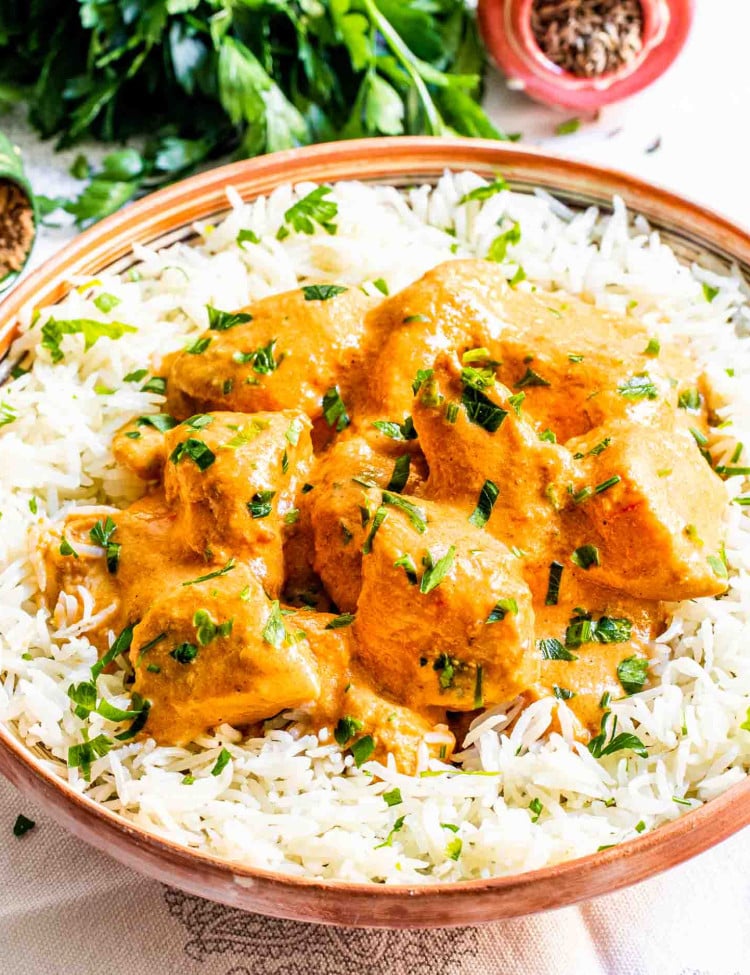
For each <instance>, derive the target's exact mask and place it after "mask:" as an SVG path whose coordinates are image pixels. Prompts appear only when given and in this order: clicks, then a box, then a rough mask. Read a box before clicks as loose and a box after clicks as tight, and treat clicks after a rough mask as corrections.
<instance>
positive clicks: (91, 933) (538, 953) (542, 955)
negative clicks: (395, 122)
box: [0, 0, 750, 975]
mask: <svg viewBox="0 0 750 975" xmlns="http://www.w3.org/2000/svg"><path fill="white" fill-rule="evenodd" d="M748 37H750V3H748V2H747V0H698V12H697V18H696V24H695V28H694V30H693V34H692V36H691V39H690V41H689V43H688V46H687V48H686V50H685V52H684V54H683V56H682V57H681V59H680V60H679V61H678V62H677V64H676V65H675V66H674V67H673V68H672V69H671V71H670V72H669V73H668V74H667V75H666V76H665V77H663V78H662V79H661V80H659V81H658V82H657V83H655V84H654V85H653V86H652V87H651V88H650V89H648V90H647V91H645V92H643V93H641V94H640V95H638V96H636V97H634V98H633V99H631V100H629V101H628V102H626V103H624V104H621V105H618V106H614V107H610V108H608V109H605V110H604V111H603V112H602V114H601V116H600V118H599V119H598V120H597V121H592V122H586V123H584V124H583V126H582V127H581V129H580V130H579V132H577V133H576V134H574V135H570V136H564V137H557V136H555V135H554V128H555V126H556V125H557V124H558V122H559V121H561V120H562V119H564V118H566V117H569V115H570V114H571V113H564V112H563V113H560V112H556V111H553V110H551V109H547V108H545V107H543V106H538V105H535V104H533V103H531V102H529V101H528V100H527V99H526V98H525V97H524V96H523V95H518V94H514V93H510V92H508V91H506V90H505V89H504V87H503V86H502V84H501V83H500V82H499V80H498V79H497V78H492V79H491V81H490V84H489V86H488V95H487V103H488V106H489V108H490V110H491V112H492V114H493V116H494V117H495V118H496V120H497V121H498V123H499V124H501V125H502V126H503V127H504V128H505V129H506V130H508V131H521V132H523V133H524V136H525V139H526V142H527V143H530V144H533V145H539V146H542V147H544V148H545V149H547V150H549V151H553V152H556V153H561V154H569V155H572V156H576V157H579V158H584V159H586V160H587V161H590V162H598V163H601V164H603V165H607V166H614V167H617V168H621V169H625V170H628V171H630V172H633V173H636V174H637V175H639V176H641V177H643V178H645V179H648V180H651V181H653V182H657V183H660V184H662V185H664V186H667V187H669V188H670V189H673V190H676V191H678V192H681V193H683V194H685V195H687V196H690V197H692V198H694V199H696V200H699V201H700V202H701V203H704V204H706V205H708V206H711V207H714V208H715V209H717V210H719V211H722V212H723V213H725V214H726V215H728V216H729V217H730V218H732V219H734V220H735V221H737V222H740V223H743V224H744V225H746V226H750V194H748V191H747V184H748V144H749V140H748V135H747V129H748V127H747V115H748V108H749V107H750V70H749V69H748V61H749V60H750V58H749V56H748ZM0 123H1V124H2V127H3V128H4V129H5V130H6V131H8V132H9V134H11V135H12V136H13V137H14V138H15V139H16V141H17V142H18V143H19V144H20V145H21V147H22V149H23V150H24V153H25V158H26V161H27V166H28V169H29V171H30V175H31V177H32V180H33V182H34V185H35V187H36V189H37V190H38V191H40V192H43V193H47V194H49V195H56V194H57V193H61V192H62V193H64V192H69V191H70V189H71V188H72V187H74V186H75V183H74V182H73V181H72V180H70V178H69V177H67V176H65V175H64V167H65V166H66V165H69V163H70V162H71V161H72V159H73V158H74V157H75V155H76V151H75V150H74V151H72V152H67V153H66V154H64V155H63V156H61V157H55V156H54V155H53V153H52V151H51V148H50V147H49V146H48V145H47V146H44V147H42V146H40V144H39V142H38V141H37V140H36V138H35V137H34V136H33V134H31V133H30V132H29V130H28V129H27V127H26V126H25V125H24V124H23V122H22V121H21V120H20V119H19V117H18V116H12V117H6V118H5V119H2V120H0ZM657 138H660V139H661V146H660V148H659V149H657V150H656V151H654V152H652V153H648V152H647V151H646V150H647V148H648V147H649V146H651V145H652V144H653V143H654V142H655V140H656V139H657ZM86 153H87V155H89V157H90V158H92V159H93V160H95V159H96V158H98V157H99V156H101V154H102V153H101V150H95V151H90V150H89V148H88V147H86ZM71 235H72V231H71V230H65V229H59V230H45V231H43V233H42V235H41V240H40V243H39V246H38V248H37V252H36V254H35V259H34V261H35V263H38V262H39V260H41V259H42V258H43V257H45V256H48V255H49V254H50V253H51V252H52V251H53V250H54V249H55V248H57V247H59V246H60V244H61V243H63V242H64V241H65V240H67V239H68V238H69V237H70V236H71ZM21 811H23V812H25V813H26V814H28V815H31V816H33V817H34V818H35V819H37V821H38V827H37V829H36V830H35V831H34V832H32V833H31V834H29V835H28V836H27V837H25V838H23V839H22V840H16V839H14V838H13V836H12V833H11V830H12V825H13V822H14V820H15V817H16V815H17V813H18V812H21ZM0 877H2V879H3V883H2V885H0V944H2V945H3V960H2V962H1V963H0V971H2V975H42V973H43V975H48V973H49V975H63V973H64V975H68V973H76V975H77V973H82V975H98V973H102V975H104V973H107V975H110V973H111V972H113V971H120V970H123V969H124V970H127V971H128V972H133V973H135V975H140V973H141V972H143V973H144V975H145V973H149V975H157V973H158V975H160V973H161V972H166V971H179V972H184V973H186V975H187V973H193V972H195V973H199V972H200V973H204V975H266V973H268V975H297V973H304V972H311V973H312V972H315V973H316V975H317V973H323V975H327V973H338V972H339V971H341V972H343V971H347V972H352V973H355V975H357V973H359V972H383V973H401V972H402V971H404V972H406V971H409V972H410V975H422V973H424V975H427V973H431V975H435V973H437V975H448V973H451V975H452V973H456V972H466V973H472V975H473V973H474V972H483V973H484V972H486V973H494V972H498V973H499V972H508V973H517V972H518V973H521V972H523V973H524V975H546V973H548V972H549V973H552V972H553V971H557V972H562V973H567V972H575V973H576V975H610V973H613V975H735V973H737V975H739V973H746V972H750V943H749V940H748V939H749V938H750V881H748V878H749V877H750V848H749V844H748V831H747V830H746V831H745V832H744V833H742V834H740V835H739V836H738V837H735V838H733V839H732V840H730V841H728V842H727V843H725V844H723V845H722V846H720V847H719V848H717V849H716V850H714V851H711V852H709V853H707V854H704V855H703V856H702V857H700V858H698V859H696V860H694V861H693V862H692V863H690V864H687V865H685V866H683V867H680V868H678V869H676V870H674V871H672V872H671V873H669V874H667V875H665V876H663V877H660V878H657V879H655V880H652V881H649V882H647V883H644V884H641V885H640V886H639V887H637V888H635V889H633V890H632V891H629V892H625V893H622V894H617V895H611V896H610V897H607V898H603V899H600V900H598V901H595V902H592V903H591V904H588V905H584V906H583V907H581V908H568V909H565V910H563V911H558V912H556V913H554V914H552V915H548V916H545V917H538V918H533V919H528V920H519V921H512V922H507V923H500V924H495V925H491V926H488V927H486V928H483V929H481V930H479V931H477V932H473V931H470V930H469V929H462V930H460V931H456V932H453V933H452V934H451V935H450V936H449V937H447V936H446V935H444V934H441V933H435V934H424V935H419V934H396V933H392V934H385V933H383V934H382V935H374V934H373V935H368V934H358V933H343V932H342V933H340V934H337V935H335V936H333V935H331V934H329V933H328V932H326V931H323V930H322V929H319V928H310V927H307V928H303V927H300V926H298V925H293V924H286V923H283V922H266V921H263V922H259V921H258V920H257V919H254V918H252V917H247V918H244V917H242V916H241V915H239V914H237V913H236V912H230V911H226V910H223V909H220V908H214V907H209V906H208V905H202V902H200V901H198V900H196V899H192V898H190V899H186V898H182V897H181V895H174V894H170V892H164V891H163V889H162V888H160V887H159V885H157V884H154V883H153V882H149V881H145V880H142V879H141V878H140V877H138V876H137V875H135V874H133V873H131V872H130V871H128V870H126V869H125V868H122V867H119V866H118V865H116V864H114V863H113V862H112V861H110V860H108V859H107V858H105V857H102V856H101V855H98V854H95V853H94V852H93V851H91V850H90V849H89V848H88V847H86V846H85V845H84V844H82V843H80V842H79V841H77V840H74V839H72V838H71V837H68V836H67V835H66V834H64V833H63V832H62V831H61V830H60V829H59V828H58V827H56V826H55V825H54V824H53V823H52V822H51V820H50V819H49V818H48V817H46V816H43V815H41V814H39V813H38V811H37V810H35V809H33V808H32V804H31V803H29V802H27V801H26V800H24V799H23V798H22V797H21V796H19V795H18V794H17V793H16V792H15V791H14V790H13V789H12V788H11V787H10V786H9V785H7V783H4V782H1V781H0ZM324 949H325V950H324ZM318 952H320V953H318Z"/></svg>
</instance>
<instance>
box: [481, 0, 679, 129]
mask: <svg viewBox="0 0 750 975" xmlns="http://www.w3.org/2000/svg"><path fill="white" fill-rule="evenodd" d="M640 3H641V8H642V10H643V35H642V41H643V46H642V48H641V51H640V53H639V54H638V55H637V56H636V57H635V58H634V59H633V60H632V61H631V62H630V63H629V64H625V65H623V66H622V67H621V68H620V69H618V70H617V71H611V72H607V73H606V74H602V75H596V76H594V77H591V78H582V77H577V76H576V75H573V74H571V73H570V72H568V71H565V70H563V68H561V67H559V65H557V64H555V63H554V62H552V61H550V59H549V58H548V57H547V56H546V55H545V54H544V52H543V51H542V49H541V48H540V46H539V44H538V43H537V41H536V38H535V37H534V32H533V31H532V29H531V9H532V6H533V4H534V0H479V7H478V16H479V26H480V29H481V31H482V37H483V39H484V43H485V44H486V46H487V49H488V51H489V52H490V55H491V56H492V58H493V60H494V61H495V63H496V64H497V65H498V67H499V68H501V69H502V71H503V72H504V73H505V75H506V77H507V79H508V84H509V85H510V86H511V87H513V88H520V89H523V90H524V91H525V92H527V94H529V95H531V97H532V98H535V99H536V100H537V101H540V102H546V103H547V104H550V105H559V106H560V107H561V108H568V109H572V110H574V111H580V112H595V111H596V110H597V109H599V108H602V106H604V105H609V104H611V103H612V102H617V101H620V100H621V99H623V98H627V97H629V96H630V95H634V94H635V93H636V92H638V91H640V90H641V89H642V88H645V87H646V85H649V84H651V82H652V81H655V80H656V79H657V78H658V77H659V76H660V75H661V74H663V73H664V72H665V71H666V70H667V68H668V67H669V66H670V65H671V64H672V62H673V61H674V59H675V58H676V57H677V55H678V54H679V53H680V51H681V50H682V48H683V45H684V44H685V41H686V40H687V36H688V33H689V32H690V25H691V23H692V20H693V15H694V12H695V0H640Z"/></svg>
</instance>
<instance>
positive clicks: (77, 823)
mask: <svg viewBox="0 0 750 975" xmlns="http://www.w3.org/2000/svg"><path fill="white" fill-rule="evenodd" d="M445 169H453V170H459V169H474V170H475V171H477V172H481V173H483V174H485V175H486V174H492V173H493V172H496V171H497V170H502V171H503V173H505V174H506V175H508V176H509V177H510V178H511V179H512V176H513V173H514V172H516V173H520V172H523V173H525V174H526V175H525V176H524V177H523V178H524V179H526V181H527V182H528V183H529V184H530V185H531V184H532V183H534V182H536V179H535V177H536V176H537V175H540V176H541V175H542V174H544V179H543V180H540V182H544V181H545V180H546V181H547V182H550V181H552V182H557V181H560V182H561V183H562V184H563V189H562V190H561V191H560V192H563V193H564V192H565V189H566V188H570V189H572V190H576V191H578V192H583V193H584V195H586V194H589V195H592V194H593V195H594V196H597V195H598V197H599V198H600V199H601V200H602V201H603V200H606V198H607V197H611V196H612V194H613V193H619V194H620V195H621V196H622V197H623V198H624V200H625V202H626V204H627V205H628V206H629V207H632V208H634V209H636V210H637V211H638V212H642V213H645V215H646V216H647V217H649V213H650V214H651V216H652V217H653V216H656V215H658V214H660V215H661V216H660V220H661V222H662V223H663V225H664V226H665V227H669V226H674V227H675V228H680V227H681V228H682V229H683V230H685V229H689V231H690V233H691V234H692V235H693V237H694V238H695V239H697V240H699V241H700V243H701V246H703V247H704V249H705V250H706V251H707V252H713V253H716V254H718V255H719V256H720V257H722V258H724V259H727V258H730V259H731V258H734V259H735V260H736V261H737V262H738V263H740V264H741V265H744V266H745V267H750V233H748V232H747V231H745V230H743V229H741V228H740V227H737V226H735V225H734V224H732V223H731V222H730V221H729V220H727V219H726V218H724V217H723V216H720V215H718V214H716V213H713V212H712V211H711V210H709V209H707V208H705V207H702V206H700V205H698V204H695V203H691V202H689V201H688V200H686V199H684V198H683V197H680V196H678V195H676V194H674V193H671V192H669V191H667V190H664V189H661V188H658V187H655V186H652V185H650V184H648V183H646V182H644V181H642V180H640V179H638V178H636V177H633V176H630V175H628V174H625V173H620V172H618V171H616V170H612V169H606V168H603V167H598V166H592V165H590V164H587V163H582V162H578V161H575V160H571V159H565V158H561V157H556V156H551V155H548V154H545V153H542V152H538V151H533V150H528V149H519V148H517V147H515V146H511V145H508V144H504V143H498V142H494V141H490V140H473V139H442V138H434V137H394V138H383V139H363V140H356V141H352V142H348V143H340V144H323V145H316V146H312V147H306V148H303V149H295V150H288V151H286V152H282V153H276V154H273V155H269V156H264V157H260V158H257V159H254V160H244V161H242V162H236V163H232V164H229V165H227V166H223V167H219V168H217V169H213V170H209V171H208V172H205V173H201V174H199V175H197V176H193V177H190V178H189V179H187V180H183V181H181V182H179V183H176V184H173V185H172V186H169V187H167V188H165V189H162V190H160V191H158V192H156V193H154V194H151V195H150V196H147V197H146V198H144V199H143V200H141V201H139V202H137V203H134V204H132V205H131V206H129V207H126V208H125V209H124V210H121V211H119V212H118V213H116V214H114V215H112V216H110V217H108V218H106V219H105V220H103V221H101V222H100V223H98V224H96V225H95V226H94V227H92V228H90V229H89V230H87V231H84V232H83V233H82V234H81V235H79V236H78V237H77V238H75V239H74V240H73V241H72V242H71V243H69V244H68V245H66V246H64V247H63V248H62V249H61V250H60V251H58V252H57V253H56V254H54V255H53V256H52V257H51V258H49V259H48V260H47V261H46V262H45V263H44V264H42V265H41V266H40V267H39V268H38V269H36V270H35V271H34V272H32V273H31V274H30V275H29V276H28V277H26V278H25V279H23V280H22V281H21V282H20V283H19V284H18V285H17V287H16V288H15V289H14V290H13V291H12V292H11V294H10V295H9V296H7V297H6V298H5V299H4V301H3V302H2V303H0V356H1V355H2V353H3V352H4V350H5V349H6V348H7V346H8V344H9V343H10V341H11V339H12V335H13V332H14V327H15V324H16V321H17V318H18V315H19V313H20V312H21V311H22V310H23V309H24V308H26V307H27V306H28V304H29V302H32V301H33V299H34V296H35V295H37V294H38V295H40V296H41V301H42V302H43V303H44V304H48V303H52V302H54V301H57V300H59V299H60V297H61V296H62V294H64V293H65V291H66V290H68V288H69V286H68V285H66V280H67V279H68V278H69V277H70V276H71V275H77V274H80V273H94V272H95V271H96V270H97V269H98V270H102V269H104V267H105V266H107V265H109V264H111V263H112V262H113V260H115V259H116V258H117V256H122V255H123V254H125V253H127V252H130V251H131V249H132V244H133V242H134V240H136V239H137V240H138V241H139V242H147V241H148V240H155V239H156V238H157V237H158V235H159V232H160V231H161V232H162V233H163V232H164V230H165V228H166V229H170V228H171V229H172V230H175V229H177V228H178V227H186V226H189V225H190V224H191V223H192V222H193V221H194V220H195V219H197V215H205V216H208V215H209V214H211V213H216V212H218V211H219V210H221V209H226V198H225V195H224V191H225V188H226V187H227V186H228V185H233V186H234V187H235V189H238V190H239V192H240V194H241V195H242V196H243V197H244V198H248V199H251V198H253V197H254V196H258V195H260V194H261V193H266V192H268V191H269V189H270V188H272V187H273V186H275V185H279V184H280V183H284V182H288V181H296V182H300V181H303V180H308V179H317V180H320V181H329V180H336V179H345V178H349V179H372V180H379V181H381V182H387V181H388V180H389V179H391V180H397V179H399V178H402V177H409V176H415V177H416V176H418V177H430V176H431V177H437V176H439V175H440V174H441V173H442V172H443V171H444V170H445ZM243 188H244V190H245V191H244V192H243ZM696 235H697V237H696ZM112 238H115V241H113V240H112ZM0 773H2V774H4V775H5V776H6V777H7V778H8V779H9V780H10V781H11V782H12V783H13V784H15V785H16V786H18V787H19V788H20V789H21V790H22V791H23V792H25V793H27V794H28V795H29V796H30V797H32V798H35V799H36V800H38V801H40V802H41V804H42V806H43V807H44V808H45V811H46V812H48V813H50V814H51V815H52V817H53V818H55V819H57V820H58V821H59V822H61V823H62V825H64V826H66V827H67V828H68V829H70V830H71V831H72V832H74V833H75V834H76V835H78V836H79V837H80V838H82V839H84V840H86V841H87V842H89V843H90V844H92V845H94V846H95V847H98V848H99V849H102V850H104V851H105V852H108V853H110V854H111V855H113V856H114V857H115V858H117V859H119V860H120V861H121V862H124V863H127V864H128V865H129V866H132V867H134V868H135V869H138V870H140V871H141V872H142V873H146V874H148V875H149V876H152V877H155V878H157V879H160V880H162V881H163V882H167V883H170V884H172V885H173V886H177V887H181V888H183V889H185V890H187V891H189V892H191V893H194V894H199V895H201V896H208V897H210V898H212V899H214V900H218V901H222V902H224V903H227V904H230V905H232V906H235V907H241V908H243V909H245V910H253V911H257V912H259V913H264V914H269V915H271V916H276V917H286V918H293V919H297V920H307V921H317V922H322V923H329V924H344V925H349V926H362V927H432V926H451V925H465V924H476V923H479V922H484V921H492V920H498V919H500V918H504V917H511V916H517V915H523V914H529V913H534V912H537V911H541V910H547V909H551V908H557V907H562V906H565V905H568V904H572V903H576V902H578V901H581V900H585V899H588V898H589V897H592V896H596V895H599V894H603V893H607V892H610V891H613V890H617V889H620V888H622V887H625V886H628V885H630V884H632V883H635V882H638V881H640V880H643V879H646V878H647V877H650V876H653V875H654V874H656V873H659V872H661V871H662V870H665V869H667V868H668V867H671V866H674V865H676V864H677V863H680V862H682V861H683V860H686V859H687V858H689V857H690V856H693V855H695V854H697V853H700V852H702V851H704V850H706V849H708V848H709V847H710V846H713V845H714V844H716V843H718V842H720V841H721V840H723V839H726V838H727V837H729V836H730V835H732V834H733V833H735V832H737V831H738V830H739V829H741V828H742V827H743V826H745V825H747V824H748V823H750V777H749V778H746V779H745V780H744V781H743V782H740V783H738V784H736V785H734V786H732V787H731V788H730V789H729V790H727V791H726V792H725V793H723V794H722V795H720V796H718V797H717V798H715V799H712V800H710V801H708V802H707V803H705V804H704V805H703V806H701V807H699V808H698V809H695V810H693V811H692V812H689V813H686V814H684V815H682V816H680V817H679V818H677V819H675V820H674V821H673V822H671V823H667V824H665V825H664V826H660V827H659V828H658V829H656V830H654V831H653V832H649V833H645V834H643V836H641V837H639V838H637V839H632V840H628V841H625V842H624V843H621V844H619V845H617V846H614V847H611V848H609V849H606V850H603V851H600V852H598V853H593V854H589V855H587V856H584V857H579V858H576V859H574V860H568V861H564V862H562V863H558V864H554V865H551V866H545V867H542V868H537V869H534V870H530V871H526V872H524V873H518V874H512V875H505V876H500V877H493V878H488V879H479V880H466V881H454V882H451V883H426V884H424V885H408V884H407V885H395V884H393V885H391V884H387V885H386V884H373V883H351V882H347V881H339V880H318V879H313V878H307V877H299V876H296V875H293V874H289V873H285V872H281V871H273V870H261V869H257V868H253V867H249V866H245V865H242V864H240V863H236V862H232V861H229V860H224V859H221V858H219V857H217V856H214V855H212V854H207V853H203V852H200V851H198V850H192V849H190V848H188V847H186V846H183V845H181V844H178V843H176V842H174V841H172V840H168V839H165V838H163V837H160V836H158V835H156V834H154V833H150V832H147V831H146V830H144V829H142V828H141V827H139V826H137V825H136V824H134V823H132V822H130V821H128V820H126V819H124V818H122V817H120V816H119V815H118V814H117V813H114V812H112V811H110V810H109V809H106V808H105V807H103V806H101V805H99V804H98V803H96V802H95V801H94V800H92V799H89V798H88V797H87V796H85V795H82V794H81V793H80V792H78V791H77V790H76V789H75V788H73V787H72V786H71V785H69V784H68V783H67V782H66V781H65V780H63V779H61V778H60V777H59V776H58V775H57V774H56V773H55V772H53V771H52V770H51V768H48V767H46V766H45V765H44V764H42V763H41V762H40V761H39V760H38V759H37V758H36V757H35V756H34V755H33V754H32V752H31V750H30V749H29V748H28V747H27V746H25V745H24V744H23V743H22V742H21V741H20V740H19V739H18V738H17V737H16V736H15V734H14V733H13V732H12V731H11V730H10V728H9V727H8V726H7V725H6V724H5V723H3V722H0Z"/></svg>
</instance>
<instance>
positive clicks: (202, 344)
mask: <svg viewBox="0 0 750 975" xmlns="http://www.w3.org/2000/svg"><path fill="white" fill-rule="evenodd" d="M210 344H211V337H210V336H209V335H204V336H203V337H202V338H199V339H196V340H195V342H193V343H192V344H191V345H188V346H186V348H185V352H187V354H188V355H203V353H204V352H205V351H206V349H207V348H208V347H209V345H210Z"/></svg>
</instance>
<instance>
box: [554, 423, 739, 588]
mask: <svg viewBox="0 0 750 975" xmlns="http://www.w3.org/2000/svg"><path fill="white" fill-rule="evenodd" d="M568 446H569V447H570V448H571V449H573V450H574V451H575V454H578V455H580V454H582V455H583V459H582V460H581V473H580V480H579V481H577V482H576V483H575V485H574V490H575V495H574V498H581V494H582V492H584V491H590V492H591V493H590V494H586V495H585V496H584V497H583V498H582V499H581V500H580V501H579V503H577V504H575V505H574V507H575V509H576V510H575V512H573V515H572V516H573V517H575V519H576V531H575V532H571V536H570V537H571V538H574V540H575V543H574V544H573V545H572V546H571V551H572V550H573V549H579V548H580V547H581V546H593V549H586V551H585V553H584V561H585V562H586V563H589V562H591V563H592V564H590V565H588V568H586V569H585V570H584V569H583V568H580V567H579V568H576V567H575V566H573V571H575V572H579V573H580V572H584V571H586V573H587V577H588V578H589V580H590V581H591V582H592V583H593V584H595V585H596V584H598V585H601V586H609V587H612V588H614V589H619V590H622V591H623V592H626V593H629V594H630V595H631V596H636V597H638V598H641V599H653V600H680V599H693V598H696V597H698V596H713V595H717V594H718V593H721V592H724V590H725V589H726V587H727V582H726V576H727V573H726V568H725V566H724V562H723V557H722V513H723V511H724V510H725V507H726V504H727V496H726V491H725V490H724V488H723V486H722V483H721V481H720V479H719V478H718V477H717V475H716V474H715V473H714V472H713V471H712V470H711V468H710V467H709V466H708V464H707V463H706V461H705V460H704V459H703V457H702V456H701V454H700V451H699V450H698V447H697V445H696V443H695V441H694V439H693V438H692V436H691V435H690V434H689V433H688V432H687V431H685V430H683V429H682V428H681V427H677V428H675V429H674V430H673V431H672V432H665V431H663V430H658V429H654V428H649V427H638V428H634V427H633V425H631V424H629V423H627V422H620V423H612V424H609V425H608V426H607V427H606V428H601V429H599V430H594V431H592V433H591V434H590V435H589V436H588V437H587V438H585V439H582V440H579V441H573V442H571V443H570V444H568ZM594 550H595V551H594Z"/></svg>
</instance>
